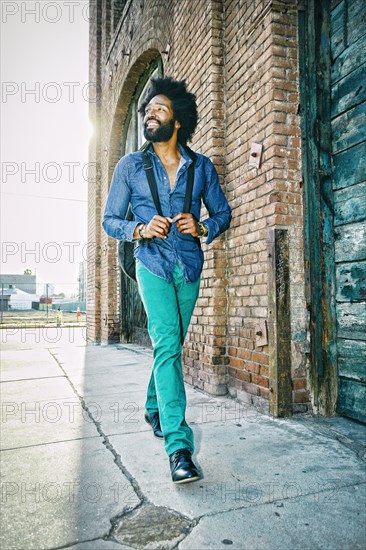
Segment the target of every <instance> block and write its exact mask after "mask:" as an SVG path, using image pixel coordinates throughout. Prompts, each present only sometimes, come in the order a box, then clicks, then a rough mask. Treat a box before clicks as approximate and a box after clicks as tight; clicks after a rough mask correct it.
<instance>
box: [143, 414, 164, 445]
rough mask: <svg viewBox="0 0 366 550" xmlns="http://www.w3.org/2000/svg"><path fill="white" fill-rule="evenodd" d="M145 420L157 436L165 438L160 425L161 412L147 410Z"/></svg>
mask: <svg viewBox="0 0 366 550" xmlns="http://www.w3.org/2000/svg"><path fill="white" fill-rule="evenodd" d="M145 420H146V422H147V423H148V424H150V426H151V427H152V429H153V432H154V435H155V437H158V438H159V439H164V435H163V432H162V431H161V426H160V420H159V413H158V412H156V413H152V414H150V413H149V412H147V411H145Z"/></svg>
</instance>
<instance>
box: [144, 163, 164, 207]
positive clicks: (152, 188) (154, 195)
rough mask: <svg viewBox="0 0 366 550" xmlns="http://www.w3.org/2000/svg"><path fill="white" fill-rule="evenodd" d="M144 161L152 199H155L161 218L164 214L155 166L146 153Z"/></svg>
mask: <svg viewBox="0 0 366 550" xmlns="http://www.w3.org/2000/svg"><path fill="white" fill-rule="evenodd" d="M142 160H143V163H144V168H145V172H146V177H147V181H148V182H149V187H150V191H151V194H152V198H153V199H154V204H155V208H156V210H157V213H158V214H159V216H162V215H163V212H162V210H161V204H160V199H159V195H158V189H157V187H156V181H155V176H154V169H153V166H152V164H151V162H150V159H149V157H148V155H147V153H145V152H144V153H142Z"/></svg>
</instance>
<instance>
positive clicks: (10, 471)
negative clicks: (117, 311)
mask: <svg viewBox="0 0 366 550" xmlns="http://www.w3.org/2000/svg"><path fill="white" fill-rule="evenodd" d="M83 335H84V330H83V329H81V328H79V329H71V328H67V327H65V328H63V329H62V330H61V329H39V330H38V331H37V330H34V329H25V330H13V331H10V330H8V331H6V330H2V331H0V337H1V338H2V355H1V360H2V378H1V380H2V383H1V388H2V423H1V426H2V430H1V432H2V437H1V448H2V451H1V457H2V468H1V476H2V477H1V485H2V487H1V488H2V525H1V548H2V549H4V550H11V549H21V550H28V549H45V548H47V549H56V548H72V549H74V550H108V549H116V550H117V549H120V550H123V549H127V548H136V549H140V548H151V549H153V548H156V549H165V548H179V549H180V550H188V549H190V550H200V549H204V548H211V549H223V548H227V547H230V548H232V549H233V550H234V549H235V550H247V549H248V550H249V549H251V550H257V549H270V550H275V549H278V550H287V549H288V550H297V549H307V548H308V549H317V548H322V549H331V550H338V549H339V550H346V549H357V548H359V549H365V548H366V530H365V529H366V528H365V525H366V523H365V520H366V515H365V510H366V492H365V487H366V475H365V449H366V447H365V427H364V426H362V425H360V424H357V423H355V422H352V421H349V420H346V419H344V418H332V419H324V418H323V419H315V418H311V417H295V418H292V419H288V420H284V419H272V418H270V417H267V416H263V415H261V414H259V413H258V412H257V411H256V410H255V409H254V408H250V407H248V406H246V405H243V404H240V403H237V402H236V401H234V400H232V399H228V398H210V397H209V396H208V395H205V394H203V393H202V392H200V391H197V390H195V389H193V388H192V387H190V386H187V398H188V409H187V421H188V422H189V423H190V424H191V425H192V427H193V430H194V433H195V442H196V454H195V457H194V458H195V461H196V462H197V464H198V465H199V467H200V468H201V469H202V472H203V476H204V477H203V479H202V480H201V481H198V482H196V483H192V484H187V485H180V486H175V485H174V484H173V483H172V482H171V478H170V471H169V465H168V459H167V456H166V454H165V451H164V448H163V444H162V442H161V441H159V440H158V439H155V438H154V437H153V435H152V432H151V430H150V428H149V426H148V425H147V424H146V423H145V422H144V420H143V413H144V401H145V389H146V386H147V382H148V379H149V375H150V368H151V364H152V358H151V353H150V351H149V350H144V349H142V348H135V347H133V346H121V345H115V346H106V347H103V346H96V347H86V346H85V340H84V338H83Z"/></svg>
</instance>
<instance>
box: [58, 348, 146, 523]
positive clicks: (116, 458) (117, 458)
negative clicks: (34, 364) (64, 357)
mask: <svg viewBox="0 0 366 550" xmlns="http://www.w3.org/2000/svg"><path fill="white" fill-rule="evenodd" d="M48 351H49V353H50V354H51V355H52V357H53V358H54V360H55V361H56V363H57V364H58V366H59V368H60V369H61V370H62V372H63V373H64V374H65V376H66V379H67V381H68V383H69V384H70V386H71V388H72V391H73V392H74V394H75V395H76V397H77V398H78V400H79V401H80V405H81V407H82V408H83V410H84V411H85V413H86V414H87V415H88V417H89V418H90V420H91V422H92V423H93V424H94V426H95V428H96V430H97V432H98V434H99V435H100V437H101V438H102V443H103V445H105V447H106V448H107V449H108V451H109V452H110V453H112V455H113V458H114V463H115V464H116V466H117V468H118V469H119V470H120V471H121V473H122V474H123V475H124V476H125V477H126V478H127V480H128V481H129V482H130V483H131V485H132V487H133V490H134V491H135V493H136V496H137V497H138V499H139V500H140V504H139V505H141V504H142V503H143V502H145V501H146V497H145V496H144V494H143V492H142V490H141V488H140V486H139V484H138V482H137V481H136V479H135V478H134V477H133V476H132V474H131V473H130V472H129V471H128V470H127V468H126V467H125V466H124V464H123V462H122V457H121V456H120V455H119V454H118V453H117V451H116V449H115V448H114V447H113V445H112V443H111V442H110V440H109V437H108V436H107V435H106V434H105V433H104V432H103V430H102V426H101V423H100V422H99V421H98V420H96V419H95V418H94V416H93V413H92V412H91V411H90V409H89V407H88V405H87V404H86V402H85V401H84V399H83V398H82V397H81V395H79V393H78V391H77V389H76V387H75V385H74V384H73V383H72V381H71V380H70V378H69V377H68V375H67V372H66V371H65V369H64V368H63V366H62V363H61V362H60V361H59V359H58V358H57V357H56V356H55V355H54V354H53V353H52V351H51V350H50V349H48ZM139 505H138V506H139ZM134 508H135V507H133V508H131V507H128V508H127V509H126V510H125V512H126V511H127V512H129V511H131V509H134ZM125 512H124V513H125ZM122 515H123V514H122ZM112 529H113V525H112Z"/></svg>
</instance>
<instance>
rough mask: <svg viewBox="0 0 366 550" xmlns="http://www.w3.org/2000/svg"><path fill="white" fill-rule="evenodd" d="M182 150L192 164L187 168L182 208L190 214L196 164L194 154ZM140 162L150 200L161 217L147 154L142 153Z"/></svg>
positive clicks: (188, 149)
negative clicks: (141, 161) (152, 200)
mask: <svg viewBox="0 0 366 550" xmlns="http://www.w3.org/2000/svg"><path fill="white" fill-rule="evenodd" d="M184 150H185V151H186V153H187V155H188V156H189V157H190V158H191V160H192V163H191V164H190V166H189V168H188V176H187V188H186V194H185V197H184V206H183V212H190V211H191V204H192V191H193V183H194V166H195V162H196V155H195V153H194V152H193V151H192V150H191V149H190V148H189V147H188V146H187V145H185V146H184ZM142 160H143V163H144V169H145V173H146V177H147V181H148V182H149V187H150V191H151V195H152V198H153V199H154V204H155V208H156V210H157V212H158V214H159V216H162V215H163V213H162V210H161V205H160V199H159V194H158V189H157V186H156V181H155V176H154V170H153V166H152V164H151V161H150V159H149V157H148V155H147V153H145V152H143V153H142Z"/></svg>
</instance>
